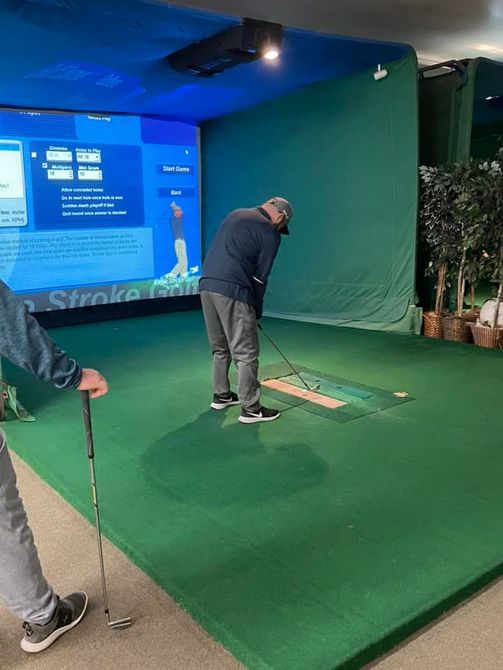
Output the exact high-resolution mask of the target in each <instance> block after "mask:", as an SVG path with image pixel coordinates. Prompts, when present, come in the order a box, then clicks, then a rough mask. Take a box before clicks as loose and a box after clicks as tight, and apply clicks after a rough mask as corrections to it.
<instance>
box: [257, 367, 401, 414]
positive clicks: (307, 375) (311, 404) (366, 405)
mask: <svg viewBox="0 0 503 670" xmlns="http://www.w3.org/2000/svg"><path fill="white" fill-rule="evenodd" d="M292 365H293V367H294V369H295V372H298V373H299V375H300V377H299V376H298V375H296V374H295V372H294V371H293V370H292V369H291V368H290V367H289V366H288V365H287V364H286V363H278V364H273V365H267V366H264V367H263V368H262V369H261V371H260V377H261V383H262V389H263V394H264V396H268V397H271V398H275V399H276V400H279V401H280V402H283V403H285V404H286V405H290V407H292V408H293V407H296V408H299V409H301V410H304V411H306V412H310V413H311V414H316V415H317V416H322V417H324V418H325V419H331V420H332V421H338V422H339V423H345V422H346V421H351V420H352V419H358V418H360V417H362V416H367V415H368V414H374V413H375V412H383V411H385V410H387V409H390V408H391V407H395V406H396V405H400V404H403V403H405V402H409V401H411V400H413V398H412V397H411V396H410V395H409V393H408V392H407V391H386V390H384V389H381V388H378V387H376V386H368V385H367V384H362V383H361V382H357V381H351V380H349V379H343V378H341V377H338V376H336V375H330V374H327V373H326V372H320V371H316V370H310V369H309V368H306V367H304V366H302V365H298V364H297V363H293V364H292ZM302 381H305V382H306V386H307V387H309V388H311V389H313V391H307V389H306V388H305V387H304V384H303V383H302Z"/></svg>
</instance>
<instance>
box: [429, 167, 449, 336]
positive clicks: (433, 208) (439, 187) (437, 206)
mask: <svg viewBox="0 0 503 670" xmlns="http://www.w3.org/2000/svg"><path fill="white" fill-rule="evenodd" d="M419 173H420V177H421V199H420V207H419V222H420V227H421V234H422V238H423V240H424V242H425V244H426V248H427V252H428V256H429V263H428V265H427V267H426V270H425V274H426V276H427V277H431V276H435V277H436V286H435V308H434V310H432V311H427V312H425V313H424V334H425V335H426V336H427V337H436V338H441V337H442V334H443V333H442V331H443V328H442V313H443V307H444V296H445V289H446V281H447V276H448V270H449V266H450V264H451V263H452V261H453V258H454V255H455V250H456V245H457V237H458V236H457V225H456V222H455V220H454V218H453V215H452V209H453V208H452V203H453V196H454V190H453V182H452V174H451V173H450V172H449V171H448V170H447V169H445V168H440V167H428V166H422V167H420V168H419Z"/></svg>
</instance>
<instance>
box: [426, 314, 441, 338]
mask: <svg viewBox="0 0 503 670" xmlns="http://www.w3.org/2000/svg"><path fill="white" fill-rule="evenodd" d="M423 323H424V335H425V337H433V338H435V339H437V340H441V339H442V338H443V336H444V324H443V323H442V315H441V314H437V313H436V312H425V313H424V314H423Z"/></svg>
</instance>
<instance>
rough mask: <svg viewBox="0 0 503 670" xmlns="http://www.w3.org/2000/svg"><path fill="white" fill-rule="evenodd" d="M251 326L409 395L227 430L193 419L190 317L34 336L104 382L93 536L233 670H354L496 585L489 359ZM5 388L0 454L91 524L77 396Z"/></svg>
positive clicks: (493, 379)
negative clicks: (206, 637)
mask: <svg viewBox="0 0 503 670" xmlns="http://www.w3.org/2000/svg"><path fill="white" fill-rule="evenodd" d="M267 329H268V331H269V332H270V333H271V335H272V337H273V338H274V339H275V340H276V341H277V342H278V343H279V345H280V346H281V347H282V349H283V350H284V351H285V353H286V355H287V356H290V357H291V358H292V360H295V361H296V362H297V363H298V364H299V365H302V366H304V367H306V368H308V369H312V370H318V371H324V372H325V373H326V374H327V375H333V376H337V377H338V376H340V377H341V378H343V379H350V380H352V382H355V383H356V382H357V383H359V384H362V385H363V386H365V387H376V388H383V389H388V390H390V391H393V390H397V391H406V392H408V393H409V394H410V395H411V396H413V397H414V398H415V400H414V402H409V403H405V404H402V405H398V406H395V407H391V408H389V409H387V410H386V411H384V412H379V413H375V414H372V415H369V416H364V417H361V418H359V419H358V420H355V421H350V422H347V423H342V424H341V423H337V422H334V421H328V420H326V419H324V418H321V417H319V416H316V415H313V414H310V413H307V412H305V411H302V410H301V409H300V408H288V407H286V406H285V405H281V404H280V403H278V402H276V401H274V402H275V403H276V406H278V407H281V408H285V409H287V411H286V412H285V414H284V415H283V416H282V418H281V419H280V420H279V421H277V422H274V423H271V424H263V425H252V426H243V425H240V424H238V423H237V418H238V415H239V408H230V409H228V410H227V411H226V412H212V411H210V410H209V409H208V404H209V401H210V398H211V387H210V367H211V362H210V356H209V351H208V348H207V344H206V338H205V334H204V329H203V324H202V318H201V315H200V313H199V312H192V313H183V314H171V315H165V316H157V317H148V318H142V319H134V320H130V321H121V322H107V323H102V324H96V325H86V326H79V327H75V328H67V329H62V330H59V331H55V332H54V333H53V335H54V336H55V337H56V339H57V340H58V342H59V343H60V344H61V345H62V346H63V347H64V348H66V349H67V350H68V351H69V352H71V353H72V354H73V355H74V356H76V357H77V358H78V359H79V361H80V362H81V363H82V364H85V365H89V366H93V367H97V368H99V369H100V370H102V371H103V373H104V374H105V375H106V376H107V377H108V378H109V380H110V386H111V391H110V395H109V396H107V397H106V398H104V399H102V400H100V401H96V402H95V403H93V419H94V430H95V444H96V466H97V473H98V484H99V490H100V496H101V499H100V503H101V508H102V516H103V523H104V530H105V532H106V534H107V536H108V537H109V538H110V539H111V540H112V541H113V542H114V543H115V544H116V545H117V546H118V547H120V548H121V549H122V550H123V551H125V553H126V554H127V555H128V556H129V557H130V558H131V559H132V560H133V561H134V562H135V563H136V564H137V565H138V566H140V567H141V568H142V569H143V570H144V571H145V572H147V573H148V574H149V575H150V576H151V577H152V578H153V579H154V580H155V581H156V582H157V583H158V584H159V585H160V586H161V587H162V588H164V589H165V590H166V591H167V592H168V593H170V594H171V595H172V596H174V597H175V598H176V599H177V600H178V601H179V602H180V603H181V604H182V605H183V606H184V607H185V608H186V609H187V610H188V611H189V612H190V613H191V614H192V615H193V616H194V617H195V618H196V619H197V620H198V621H199V622H200V623H201V624H202V625H203V626H204V627H205V628H206V629H207V630H208V631H209V632H210V633H211V634H212V635H213V636H214V637H215V638H216V639H217V640H219V641H220V642H221V643H222V644H223V645H224V646H225V647H226V648H227V649H228V650H229V651H230V652H231V653H232V654H234V656H235V657H236V658H238V659H239V660H240V661H241V662H242V663H243V664H244V665H245V666H247V667H248V668H250V669H251V670H259V669H261V670H265V669H267V670H333V669H335V668H358V667H360V666H361V665H362V664H363V663H364V662H366V661H368V660H371V659H372V658H374V657H376V656H377V655H378V654H380V653H382V652H384V651H386V650H387V649H389V648H390V647H391V646H392V645H393V644H395V643H397V642H399V641H400V640H401V639H403V637H404V636H405V635H407V634H409V633H411V632H412V631H413V630H415V629H416V628H417V627H419V626H421V625H423V624H425V623H427V622H428V621H429V620H431V619H432V618H433V617H435V616H436V615H438V614H440V613H441V612H442V610H443V609H444V608H446V607H447V606H450V605H452V604H454V603H455V602H457V601H459V600H460V599H462V598H463V597H464V596H466V595H467V594H468V593H470V592H471V591H473V590H474V589H476V588H477V587H479V586H481V585H482V584H483V583H484V582H486V581H488V580H489V579H491V578H492V577H494V576H495V575H496V574H498V573H499V572H500V568H501V556H502V554H503V514H501V503H502V485H501V471H502V467H503V449H502V440H501V435H502V433H501V421H502V419H501V398H502V397H503V356H502V355H501V352H491V351H486V350H481V349H477V348H475V347H473V346H468V345H457V344H453V343H446V342H437V341H431V340H427V339H424V338H420V337H407V336H397V335H389V334H385V333H373V332H368V331H357V330H350V329H344V328H341V329H337V328H332V327H329V326H318V325H310V324H301V323H294V322H290V321H273V320H268V321H267ZM262 360H263V363H264V365H271V364H273V363H275V362H278V361H277V355H276V354H275V352H274V351H273V350H271V349H270V348H269V347H268V345H267V343H266V342H265V343H264V344H263V357H262ZM9 378H10V380H11V382H15V383H16V384H17V385H18V386H19V387H20V391H19V395H20V398H21V400H22V402H23V403H24V404H25V405H26V407H27V409H29V410H30V411H31V412H33V413H34V414H35V415H36V417H37V421H36V422H35V423H33V424H22V423H20V422H16V423H14V422H13V423H9V424H8V425H7V432H8V436H9V442H10V446H11V447H12V448H13V449H14V450H15V451H16V452H17V453H18V454H19V455H20V456H21V457H22V458H23V459H24V460H25V461H26V462H28V463H29V464H30V465H31V466H32V467H33V468H34V469H35V470H36V471H37V472H38V473H40V475H41V476H42V477H43V478H44V479H45V480H46V481H47V482H48V483H49V484H50V485H51V486H53V487H54V488H55V489H56V490H57V491H59V492H60V493H61V494H62V495H63V496H64V497H65V498H66V499H67V500H68V501H69V502H70V503H71V504H72V505H74V506H75V507H76V508H77V509H78V510H79V511H80V512H82V513H83V514H84V515H85V516H86V517H87V518H89V519H91V518H92V508H91V505H90V502H89V485H88V470H87V458H86V452H85V445H84V439H83V429H82V420H81V414H80V399H79V395H78V394H76V393H71V392H57V391H55V390H53V389H52V388H50V387H48V386H45V385H43V384H41V383H39V382H37V381H34V380H33V379H31V378H30V377H29V376H28V375H26V374H24V373H22V372H18V371H16V372H12V371H10V369H9ZM96 569H98V566H97V567H96ZM124 588H127V584H124Z"/></svg>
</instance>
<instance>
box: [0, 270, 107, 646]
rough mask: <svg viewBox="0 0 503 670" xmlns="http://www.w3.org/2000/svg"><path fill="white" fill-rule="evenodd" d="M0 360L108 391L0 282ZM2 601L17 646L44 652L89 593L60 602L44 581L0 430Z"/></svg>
mask: <svg viewBox="0 0 503 670" xmlns="http://www.w3.org/2000/svg"><path fill="white" fill-rule="evenodd" d="M0 356H2V357H4V358H7V359H8V360H10V361H11V362H12V363H14V364H16V365H18V366H19V367H21V368H24V369H25V370H27V371H28V372H31V373H32V374H34V375H35V376H36V377H38V378H39V379H41V380H43V381H46V382H51V383H52V384H53V385H54V386H55V387H56V388H58V389H78V390H80V391H90V394H91V397H92V398H98V397H99V396H102V395H104V394H105V393H107V391H108V385H107V382H106V381H105V379H104V378H103V377H102V376H101V375H100V373H99V372H97V371H96V370H90V369H86V368H84V369H82V368H80V367H79V366H78V365H77V363H76V362H75V361H74V360H72V359H71V358H69V357H68V356H67V355H66V354H65V353H64V352H63V351H61V350H60V349H59V348H58V347H57V346H56V345H55V344H54V342H53V341H52V340H51V338H50V337H49V336H48V334H47V333H46V331H45V330H44V329H43V328H41V326H39V324H38V322H37V321H36V319H35V318H34V317H32V316H31V315H30V314H29V313H28V310H27V309H26V306H25V305H24V303H23V302H22V301H21V300H19V299H18V298H17V297H16V296H15V295H14V293H13V292H12V291H11V290H10V289H9V288H8V286H7V285H6V284H4V282H2V281H0ZM0 599H1V600H2V601H3V602H4V603H5V605H6V607H7V608H8V609H9V610H10V611H11V612H12V614H14V615H15V616H16V617H18V618H19V619H21V621H24V623H23V628H24V631H25V635H24V638H23V640H22V642H21V648H22V649H24V651H27V652H39V651H43V650H44V649H47V647H49V646H50V645H51V644H52V643H53V642H55V641H56V640H57V639H58V638H59V637H60V636H61V635H63V634H64V633H66V632H67V631H69V630H70V629H72V628H74V627H75V626H76V625H77V624H78V623H79V622H80V621H81V620H82V618H83V616H84V614H85V612H86V608H87V603H88V597H87V594H86V593H81V592H78V593H72V594H71V595H69V596H67V597H66V598H63V599H60V598H59V596H57V595H56V594H55V593H54V591H53V589H52V587H51V586H50V585H49V584H48V583H47V581H46V580H45V578H44V575H43V573H42V567H41V565H40V561H39V557H38V553H37V549H36V547H35V543H34V539H33V534H32V531H31V529H30V527H29V525H28V519H27V516H26V512H25V510H24V507H23V502H22V500H21V498H20V497H19V492H18V489H17V484H16V474H15V472H14V468H13V465H12V461H11V458H10V455H9V450H8V448H7V442H6V438H5V434H4V433H3V431H1V430H0Z"/></svg>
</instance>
